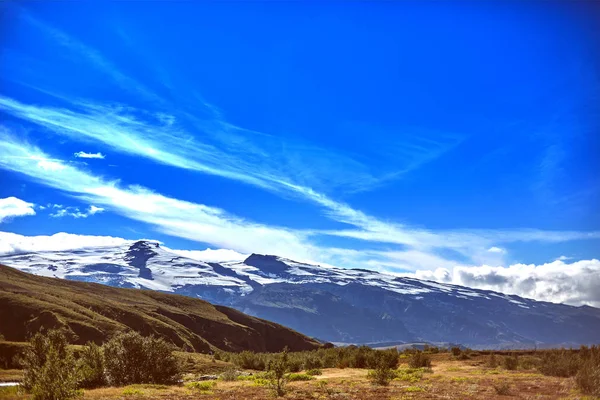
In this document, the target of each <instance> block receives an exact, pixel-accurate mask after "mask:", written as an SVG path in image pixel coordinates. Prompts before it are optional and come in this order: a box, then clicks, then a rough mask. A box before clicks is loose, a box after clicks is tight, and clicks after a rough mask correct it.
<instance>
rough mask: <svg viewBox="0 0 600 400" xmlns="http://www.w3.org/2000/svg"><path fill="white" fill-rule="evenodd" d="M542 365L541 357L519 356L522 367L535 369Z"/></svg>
mask: <svg viewBox="0 0 600 400" xmlns="http://www.w3.org/2000/svg"><path fill="white" fill-rule="evenodd" d="M539 365H540V359H539V358H537V357H532V356H521V357H519V368H522V369H527V370H530V369H534V368H537V367H538V366H539Z"/></svg>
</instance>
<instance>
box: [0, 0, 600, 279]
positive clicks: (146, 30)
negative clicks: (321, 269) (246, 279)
mask: <svg viewBox="0 0 600 400" xmlns="http://www.w3.org/2000/svg"><path fill="white" fill-rule="evenodd" d="M0 7H1V12H2V17H1V18H2V30H3V32H2V41H1V50H2V55H1V57H2V62H1V63H0V180H1V182H2V184H1V185H0V198H11V197H14V198H16V199H17V200H20V201H23V202H25V203H27V204H26V205H23V203H18V204H17V203H15V202H16V200H14V201H12V200H11V201H12V203H11V204H12V206H11V207H13V209H18V207H20V206H21V207H25V209H26V210H33V211H25V212H22V213H21V214H18V213H15V214H13V215H12V216H11V215H9V214H6V218H5V219H4V220H3V221H2V224H1V225H0V230H2V231H5V232H12V233H17V234H20V235H27V236H32V235H52V234H54V233H57V232H68V233H73V234H78V235H103V236H114V237H122V238H127V239H136V238H154V239H158V240H161V241H163V242H164V243H165V244H166V245H167V246H168V247H170V248H176V249H193V250H203V249H206V248H212V249H228V250H235V251H237V252H239V253H242V254H248V253H251V252H258V253H271V254H278V255H282V256H287V257H290V258H295V259H299V260H310V261H316V262H320V263H328V264H333V265H339V266H348V267H362V268H373V269H378V270H388V271H393V272H414V271H421V270H425V271H428V270H431V271H433V270H436V269H439V268H442V269H446V270H450V271H451V270H452V268H454V266H481V265H489V266H498V267H507V266H509V265H512V264H517V263H525V264H543V263H550V262H553V261H554V260H557V259H559V258H562V259H563V260H572V261H574V262H575V261H581V260H589V259H594V258H598V257H599V254H598V248H600V247H599V244H600V213H599V210H598V207H597V204H600V196H599V190H600V182H599V178H598V174H597V171H599V170H600V165H599V164H600V162H599V161H598V157H597V154H598V149H599V135H598V132H599V128H600V119H599V118H598V116H599V112H600V106H599V105H600V99H599V97H600V96H599V93H600V81H599V76H598V71H599V70H600V68H599V67H600V59H599V58H598V52H597V49H598V48H600V43H599V42H600V40H599V38H600V35H599V32H598V29H599V28H598V27H597V24H596V23H595V21H594V20H593V15H594V12H595V11H597V10H595V8H596V7H595V6H593V5H591V4H587V5H586V4H583V3H573V2H571V3H570V4H566V3H552V2H544V3H540V2H464V1H463V2H456V3H453V2H444V3H441V2H436V3H426V2H414V3H412V2H398V3H389V2H386V3H383V2H382V3H360V2H354V3H341V2H340V3H338V2H329V3H316V2H313V3H308V2H306V3H303V2H286V3H284V2H281V3H272V2H262V3H254V2H244V3H242V2H234V3H216V2H211V3H199V2H175V3H167V2H146V3H139V2H110V3H91V2H86V3H85V4H82V3H73V2H64V3H56V2H53V3H44V2H30V3H28V2H20V3H17V2H4V3H2V4H1V5H0ZM80 152H82V153H80ZM76 154H78V155H79V156H76ZM82 155H83V156H84V157H81V156H82ZM94 155H95V156H94ZM91 207H94V208H91ZM18 215H21V216H20V217H19V216H18ZM0 217H1V214H0ZM0 219H1V218H0ZM565 265H566V264H565ZM565 268H566V267H565Z"/></svg>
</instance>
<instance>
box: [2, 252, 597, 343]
mask: <svg viewBox="0 0 600 400" xmlns="http://www.w3.org/2000/svg"><path fill="white" fill-rule="evenodd" d="M0 263H4V264H6V265H11V266H13V267H16V268H19V269H21V270H23V271H27V272H31V273H34V274H37V275H44V276H56V277H60V278H65V279H69V280H77V281H85V282H97V283H103V284H106V285H111V286H118V287H129V288H143V289H153V290H158V291H164V292H172V293H177V294H183V295H186V296H190V297H198V298H202V299H204V300H207V301H210V302H212V303H217V304H221V305H226V306H230V307H233V308H236V309H238V310H240V311H242V312H244V313H246V314H250V315H253V316H257V317H260V318H265V319H267V320H271V321H275V322H277V323H280V324H282V325H285V326H289V327H290V328H292V329H295V330H298V331H300V332H302V333H304V334H306V335H309V336H311V337H317V338H319V339H322V340H326V341H331V342H338V343H379V342H395V343H397V342H405V343H415V342H452V343H461V344H463V345H467V346H470V347H474V348H482V347H488V348H489V347H495V348H502V347H506V348H512V347H534V346H538V347H544V346H556V345H564V346H578V345H580V344H590V343H595V342H598V340H600V337H599V336H598V333H597V332H600V309H597V308H593V307H587V306H583V307H573V306H568V305H564V304H554V303H548V302H540V301H535V300H530V299H524V298H521V297H519V296H514V295H506V294H502V293H497V292H492V291H486V290H477V289H471V288H467V287H462V286H456V285H449V284H441V283H436V282H431V281H424V280H418V279H412V278H404V277H397V276H393V275H389V274H384V273H378V272H374V271H369V270H363V269H344V268H333V267H324V266H319V265H311V264H305V263H300V262H295V261H292V260H289V259H285V258H282V257H277V256H270V255H258V254H252V255H251V256H249V257H248V258H247V259H246V260H244V261H243V262H224V263H204V262H201V261H197V260H192V259H189V258H185V257H182V256H179V255H177V254H175V253H173V252H171V251H169V250H168V249H164V248H162V247H161V246H160V245H159V244H158V243H156V242H151V241H137V242H131V243H128V244H126V245H123V246H120V247H102V248H89V249H84V250H77V251H62V252H39V253H28V254H15V255H10V256H4V257H0Z"/></svg>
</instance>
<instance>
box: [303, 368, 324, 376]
mask: <svg viewBox="0 0 600 400" xmlns="http://www.w3.org/2000/svg"><path fill="white" fill-rule="evenodd" d="M306 375H310V376H315V375H323V371H321V370H320V369H318V368H312V369H309V370H307V371H306Z"/></svg>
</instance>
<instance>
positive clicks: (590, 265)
mask: <svg viewBox="0 0 600 400" xmlns="http://www.w3.org/2000/svg"><path fill="white" fill-rule="evenodd" d="M412 275H413V276H414V277H416V278H419V279H430V280H435V281H438V282H445V283H453V284H456V285H463V286H469V287H473V288H477V289H487V290H495V291H498V292H502V293H508V294H516V295H519V296H522V297H527V298H531V299H536V300H542V301H550V302H554V303H566V304H571V305H576V306H579V305H585V304H587V305H591V306H594V307H600V260H596V259H592V260H581V261H575V262H572V263H566V262H564V261H562V260H556V261H553V262H551V263H546V264H542V265H534V264H514V265H509V266H507V267H501V266H500V267H491V266H487V265H482V266H477V267H461V266H459V267H455V268H454V269H453V270H448V269H444V268H438V269H436V270H435V271H416V272H415V273H414V274H412Z"/></svg>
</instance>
